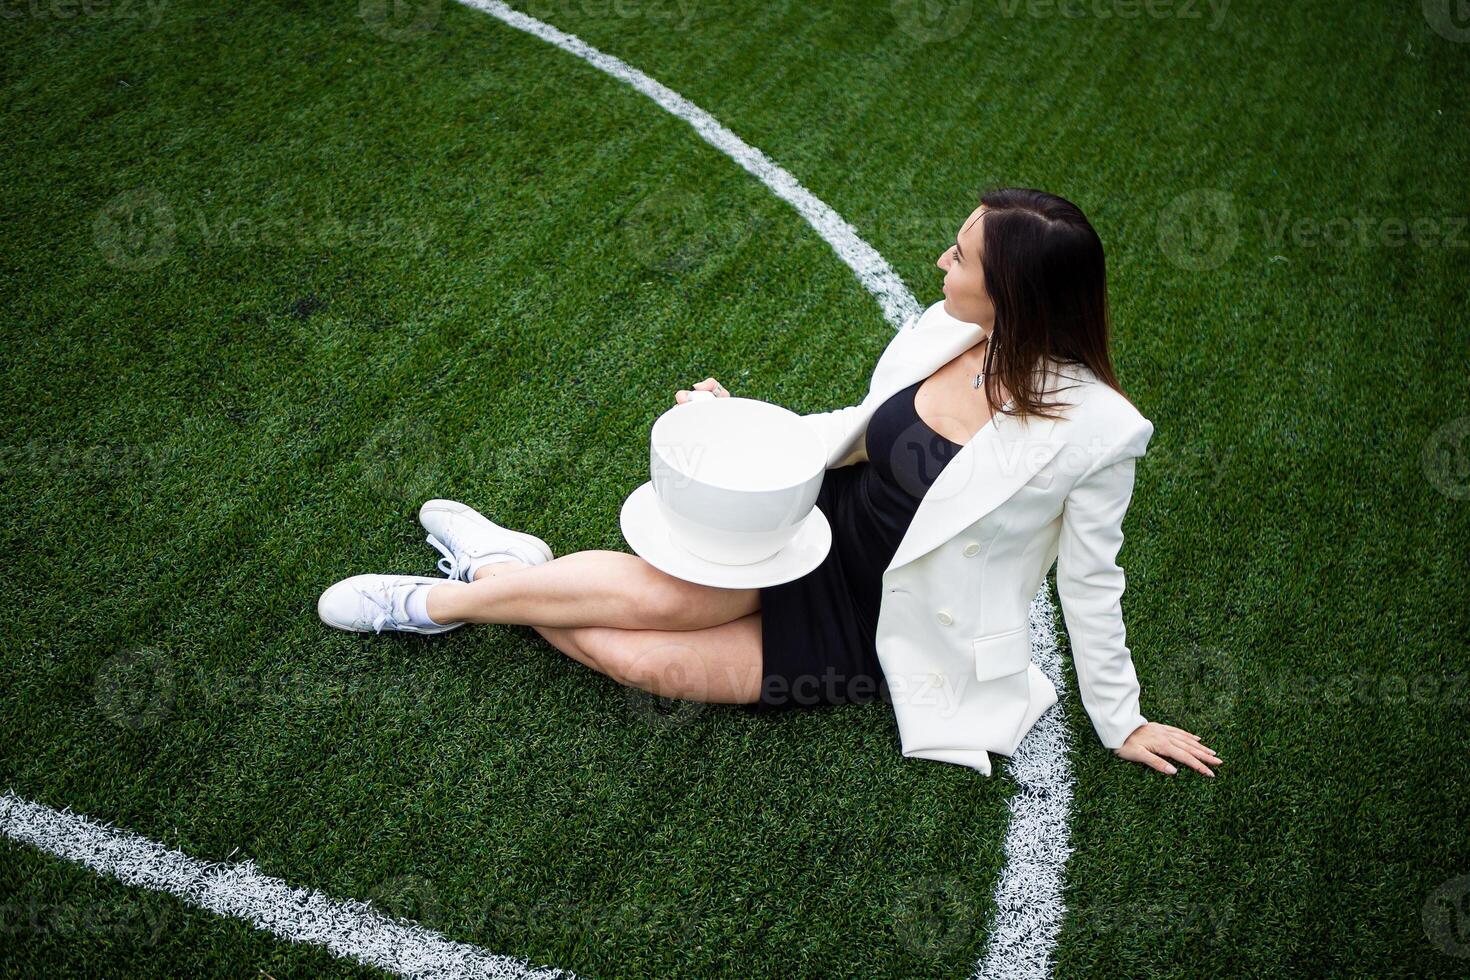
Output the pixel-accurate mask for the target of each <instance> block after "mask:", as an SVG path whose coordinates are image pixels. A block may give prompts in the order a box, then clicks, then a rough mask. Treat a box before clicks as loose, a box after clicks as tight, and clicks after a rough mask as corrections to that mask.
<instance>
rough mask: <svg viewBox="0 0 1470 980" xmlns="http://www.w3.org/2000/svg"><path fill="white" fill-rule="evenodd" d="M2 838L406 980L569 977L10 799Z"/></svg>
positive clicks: (2, 813) (5, 800)
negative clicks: (407, 979)
mask: <svg viewBox="0 0 1470 980" xmlns="http://www.w3.org/2000/svg"><path fill="white" fill-rule="evenodd" d="M0 832H3V833H4V834H5V836H6V837H9V838H11V839H13V840H17V841H20V842H22V843H25V844H29V845H31V846H32V847H36V848H40V849H41V850H43V851H46V852H48V853H50V854H54V855H56V856H57V857H60V858H65V859H66V860H68V861H72V862H75V863H76V864H80V865H83V866H84V867H88V868H91V869H92V870H93V871H95V872H97V873H98V874H101V875H110V876H111V877H114V878H116V879H118V880H119V881H121V882H122V883H123V884H125V885H131V886H133V887H135V888H147V889H149V890H151V891H157V892H167V893H169V894H170V895H175V896H177V897H179V898H181V899H183V900H184V901H185V902H186V903H188V904H189V905H193V906H195V907H197V908H201V909H205V910H207V911H210V912H214V913H216V914H217V915H227V916H230V917H232V918H236V919H244V920H245V921H246V922H249V923H250V924H251V925H253V926H255V928H257V929H264V930H265V931H266V932H269V933H273V934H274V935H276V936H279V937H280V938H282V939H288V940H290V941H292V942H298V943H311V944H313V945H316V946H324V947H326V948H327V949H328V950H329V951H331V952H332V953H333V954H334V955H336V956H340V957H343V958H347V959H353V960H356V961H357V962H359V963H364V964H366V965H368V966H375V967H378V968H379V969H382V970H387V971H388V972H390V973H396V974H398V975H400V976H405V977H425V978H449V977H474V978H484V980H512V978H515V980H533V978H534V980H553V978H571V977H572V974H570V973H567V972H565V971H563V970H556V969H550V968H543V969H535V968H533V967H531V966H530V965H529V964H528V963H527V962H526V961H525V960H518V959H514V958H512V957H509V956H496V955H494V954H492V953H487V952H485V951H484V950H483V949H480V948H479V947H476V946H469V945H466V944H465V943H457V942H455V941H453V940H451V939H448V938H446V937H444V936H442V935H440V934H439V933H437V932H433V931H432V930H429V929H425V928H424V927H423V926H419V925H415V924H413V923H411V922H407V921H405V920H402V919H394V918H391V917H390V916H387V915H384V914H383V913H381V912H379V911H377V910H376V909H374V908H373V907H372V906H370V905H367V904H365V903H363V902H352V901H346V902H344V901H338V900H336V899H333V898H329V897H327V896H326V895H323V894H322V893H321V892H317V891H312V890H310V889H307V888H293V887H292V886H291V885H288V884H287V883H286V882H284V881H282V880H281V879H279V878H271V877H268V876H266V875H263V874H261V873H260V872H259V871H256V870H255V866H254V865H253V864H251V863H250V862H249V861H246V862H245V863H243V864H219V863H212V862H208V861H200V860H198V859H197V858H191V857H189V856H188V855H186V854H182V853H180V852H179V851H171V850H169V849H167V848H165V847H164V846H163V845H162V844H159V843H156V842H154V841H151V840H149V839H148V838H146V837H140V836H139V835H137V834H133V833H129V832H128V831H125V830H118V829H116V828H113V827H108V826H106V825H105V824H102V823H99V822H98V821H96V820H93V819H91V818H89V817H85V816H81V815H80V814H75V813H69V812H62V811H60V810H53V809H51V808H50V807H47V806H42V805H41V804H39V803H32V802H30V801H28V800H23V799H21V798H20V797H18V796H16V795H15V794H14V793H11V792H6V793H5V794H4V795H3V796H0Z"/></svg>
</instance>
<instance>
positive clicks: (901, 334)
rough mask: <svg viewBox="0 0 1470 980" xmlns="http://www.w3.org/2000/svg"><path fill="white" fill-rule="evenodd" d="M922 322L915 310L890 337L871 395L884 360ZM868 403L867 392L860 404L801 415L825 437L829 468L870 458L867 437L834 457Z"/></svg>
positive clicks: (874, 377)
mask: <svg viewBox="0 0 1470 980" xmlns="http://www.w3.org/2000/svg"><path fill="white" fill-rule="evenodd" d="M918 322H919V314H917V313H915V314H913V315H912V316H910V317H909V318H908V319H907V320H905V321H904V324H903V326H902V327H900V328H898V329H897V330H895V331H894V332H893V336H892V337H890V338H889V340H888V345H887V346H886V347H884V348H883V353H882V354H880V355H879V356H878V365H877V366H876V367H874V368H873V375H872V377H871V378H869V380H868V395H871V394H872V393H873V386H874V384H875V383H876V381H877V379H878V371H879V368H881V367H882V365H883V362H884V360H885V359H886V358H887V357H888V356H889V354H890V353H892V351H893V350H894V349H895V348H896V347H897V346H898V344H899V343H900V342H901V341H902V340H903V339H905V331H907V330H910V329H911V328H913V326H914V325H915V324H917V323H918ZM866 403H867V396H866V395H865V396H864V397H863V401H862V402H859V403H858V404H856V405H849V406H848V407H847V408H838V409H834V410H833V411H830V412H813V413H812V414H810V415H803V416H802V417H801V420H802V421H803V422H805V423H806V424H807V425H809V426H811V427H812V428H813V429H815V430H816V433H817V435H818V436H820V437H821V439H822V445H824V446H826V447H827V469H829V470H832V469H836V468H838V467H839V466H848V465H850V464H852V463H857V462H862V461H865V460H866V459H867V458H868V445H867V440H866V439H858V440H857V441H856V442H855V443H854V444H853V446H852V447H851V448H850V449H848V451H847V452H846V453H844V454H843V455H842V457H841V458H835V457H834V453H835V452H837V451H838V450H839V448H840V447H839V446H838V445H837V441H838V439H839V438H840V437H841V435H842V434H843V433H845V432H849V431H850V430H851V426H852V422H851V421H850V418H849V417H850V416H852V415H854V414H855V413H857V412H860V411H862V408H863V406H864V405H865V404H866Z"/></svg>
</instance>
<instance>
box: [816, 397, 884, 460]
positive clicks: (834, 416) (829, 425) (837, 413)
mask: <svg viewBox="0 0 1470 980" xmlns="http://www.w3.org/2000/svg"><path fill="white" fill-rule="evenodd" d="M862 407H863V406H862V405H860V404H859V405H850V406H848V407H847V408H839V409H835V410H833V411H830V412H815V413H813V414H811V415H803V416H802V417H801V420H802V421H803V422H805V423H806V424H807V425H808V426H810V427H811V428H812V429H814V430H815V431H816V433H817V435H818V436H820V437H821V440H822V445H824V446H826V447H827V469H829V470H832V469H836V468H837V467H839V466H848V465H850V464H852V463H857V462H860V461H862V460H865V459H867V458H868V445H867V440H866V439H858V440H856V442H855V443H854V445H853V446H852V448H851V449H849V450H848V451H847V453H846V454H845V455H844V456H843V457H842V458H841V459H834V458H833V453H834V452H836V451H838V449H839V447H838V445H837V440H838V438H839V437H840V435H841V434H842V433H844V432H847V431H849V428H850V426H851V422H849V421H848V417H849V416H851V415H853V414H854V413H856V412H859V411H861V410H862Z"/></svg>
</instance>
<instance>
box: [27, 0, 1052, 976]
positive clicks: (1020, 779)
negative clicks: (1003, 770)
mask: <svg viewBox="0 0 1470 980" xmlns="http://www.w3.org/2000/svg"><path fill="white" fill-rule="evenodd" d="M458 2H460V3H463V4H464V5H465V6H468V7H473V8H475V9H476V10H480V11H483V12H484V13H487V14H490V15H491V16H494V17H497V18H499V19H500V20H502V21H504V22H505V23H507V24H509V25H510V26H512V27H515V28H517V29H518V30H522V31H525V32H527V33H529V34H533V35H535V36H536V37H539V38H541V39H542V40H544V41H547V42H548V43H550V44H554V45H556V46H557V47H559V48H561V49H562V50H564V51H566V52H568V53H570V54H574V55H576V56H577V57H579V58H582V59H583V60H584V61H587V62H589V63H591V64H592V65H595V66H596V67H597V68H599V69H601V70H602V71H604V72H606V73H607V74H609V75H612V76H613V77H615V78H618V79H620V80H622V81H625V82H627V83H628V84H629V85H632V86H633V87H634V88H636V89H638V91H640V92H642V93H644V94H645V95H647V96H648V97H649V98H651V99H653V100H654V101H655V102H657V103H658V104H659V105H660V106H662V107H663V108H664V109H666V110H668V111H669V112H670V113H672V114H673V115H675V116H678V117H679V118H680V119H683V120H685V121H686V122H688V123H689V124H690V125H691V126H693V127H694V129H695V131H696V132H698V133H699V135H700V136H701V137H703V138H704V139H705V141H707V142H708V143H710V145H712V146H714V147H716V148H717V149H719V150H721V151H723V152H724V153H726V154H727V155H729V156H730V157H731V159H733V160H735V162H737V163H739V164H740V165H741V166H742V167H744V168H745V169H746V170H748V171H749V172H750V173H751V174H753V175H754V176H755V177H756V178H757V179H758V180H760V181H761V183H763V184H765V185H766V186H767V187H769V188H770V189H771V191H772V192H773V193H775V194H776V195H777V196H778V197H780V198H781V199H782V200H784V201H787V202H788V203H790V204H791V205H792V206H793V207H795V208H796V210H797V211H798V212H799V213H800V214H801V216H802V217H803V218H805V219H806V221H807V222H808V223H809V224H810V225H811V226H812V227H813V228H814V229H816V231H817V233H818V234H820V235H821V236H822V238H823V239H825V240H826V241H827V243H828V244H829V245H831V246H832V249H833V250H834V251H835V252H836V253H837V254H838V256H839V257H840V258H841V259H842V261H843V262H845V263H847V265H848V267H849V268H851V269H852V271H853V273H854V274H855V275H856V276H857V277H858V281H859V282H861V283H862V285H863V286H864V287H865V288H866V289H867V290H868V291H869V292H870V293H872V294H873V295H874V296H875V297H876V298H877V299H878V302H879V304H880V305H881V306H882V308H883V315H884V316H885V317H886V318H887V320H888V322H889V323H890V324H892V325H893V327H894V329H898V328H899V327H901V326H902V325H903V324H904V322H905V321H906V320H907V319H908V318H909V317H910V316H912V315H914V314H917V313H920V312H922V311H921V310H920V307H919V304H918V301H917V300H915V299H914V297H913V294H912V293H910V292H909V290H908V287H906V286H905V285H904V284H903V281H902V280H901V279H899V277H898V276H897V274H895V273H894V271H893V270H892V269H891V268H890V267H889V265H888V263H887V261H885V260H884V258H883V257H882V256H881V255H879V254H878V253H877V252H876V251H875V250H874V249H873V248H872V246H870V245H868V244H867V242H864V241H863V240H862V239H861V238H859V237H858V235H857V232H856V231H854V230H853V228H852V226H851V225H849V224H848V223H847V222H846V221H844V220H843V219H842V217H841V216H840V215H838V214H837V213H836V212H835V211H833V210H832V209H831V208H830V207H828V206H827V205H826V204H824V203H822V202H821V201H820V200H818V199H817V198H816V197H815V196H813V195H812V194H811V192H809V191H808V190H807V189H806V188H805V187H803V186H802V185H801V184H800V183H799V182H798V181H797V180H796V178H795V177H793V176H792V175H791V174H790V173H788V172H787V171H786V170H784V169H782V168H781V167H779V166H777V165H776V164H774V163H772V162H771V161H770V160H769V159H768V158H767V157H766V155H765V154H764V153H762V152H760V151H759V150H757V149H755V148H754V147H752V146H750V145H749V144H747V143H746V142H745V141H744V140H742V139H740V138H739V137H738V136H736V135H735V134H734V133H732V132H730V130H728V129H726V128H725V127H724V126H722V125H720V124H719V123H718V122H717V121H716V120H715V119H714V117H713V116H711V115H710V114H709V113H707V112H705V111H704V110H703V109H701V108H699V107H698V106H696V105H694V104H693V103H691V102H689V101H688V100H687V99H685V98H684V97H683V96H681V95H679V94H678V93H677V92H674V91H673V90H671V89H669V88H667V87H665V86H664V85H662V84H660V83H659V82H656V81H654V80H653V79H652V78H649V77H648V76H647V75H645V74H644V73H643V72H641V71H638V70H637V69H635V68H633V67H631V66H629V65H627V64H625V63H624V62H622V61H620V60H619V59H617V58H614V57H612V56H611V55H608V54H604V53H603V52H601V51H598V50H597V49H596V48H593V47H592V46H590V45H588V44H586V43H585V42H583V41H582V40H581V39H579V38H577V37H574V36H573V35H571V34H567V33H564V32H563V31H560V30H557V29H556V28H555V27H552V26H551V25H550V24H547V23H544V22H543V21H539V20H537V19H536V18H534V17H530V16H527V15H526V14H523V13H520V12H519V11H516V10H513V9H512V8H510V7H508V6H506V5H505V4H504V3H500V2H498V0H458ZM1030 626H1031V652H1032V659H1034V660H1035V661H1036V662H1037V664H1038V665H1039V666H1040V667H1041V669H1042V670H1043V671H1045V672H1046V674H1047V675H1048V676H1049V677H1050V678H1051V679H1052V682H1053V683H1054V684H1056V687H1057V690H1058V692H1059V696H1058V700H1057V704H1056V705H1055V706H1054V707H1053V708H1052V709H1051V710H1050V711H1048V712H1047V713H1046V714H1044V715H1042V716H1041V718H1040V719H1039V720H1038V721H1037V723H1036V725H1035V726H1034V727H1033V728H1032V729H1031V731H1030V732H1029V733H1028V734H1027V735H1026V738H1025V739H1024V740H1022V742H1021V744H1020V746H1019V747H1018V748H1017V750H1016V754H1015V755H1014V756H1013V757H1012V758H1011V761H1010V765H1009V767H1008V769H1007V771H1008V772H1010V773H1011V775H1012V776H1013V777H1014V778H1015V780H1016V783H1017V786H1018V790H1017V792H1016V794H1015V795H1014V796H1013V797H1012V798H1011V799H1010V800H1009V801H1008V803H1007V805H1008V806H1009V808H1010V810H1011V821H1010V825H1009V826H1008V827H1007V828H1006V837H1005V853H1006V865H1005V867H1004V868H1003V869H1002V871H1001V877H1000V881H999V882H998V883H997V885H996V894H995V906H996V914H995V920H994V923H993V926H992V929H991V932H990V935H989V938H988V942H987V947H986V952H985V956H984V958H983V960H982V961H981V963H980V964H979V966H978V970H977V973H976V976H979V977H1004V978H1022V977H1026V978H1030V977H1044V976H1046V975H1047V974H1048V973H1049V971H1050V960H1051V951H1052V949H1053V948H1054V946H1055V944H1056V937H1057V932H1058V930H1060V928H1061V923H1062V916H1063V914H1064V912H1065V906H1064V905H1063V902H1062V871H1063V869H1064V867H1065V865H1066V861H1067V857H1068V855H1069V854H1070V853H1071V849H1070V845H1069V843H1068V815H1069V813H1070V809H1071V800H1072V766H1071V761H1070V758H1069V755H1068V749H1069V747H1070V746H1069V738H1068V736H1067V731H1066V709H1065V701H1066V697H1067V695H1066V690H1067V689H1066V687H1065V686H1064V685H1063V683H1062V677H1061V661H1060V656H1059V654H1058V652H1057V637H1056V619H1055V614H1054V613H1053V609H1052V604H1051V599H1050V596H1049V594H1048V592H1047V587H1046V586H1045V585H1044V584H1043V585H1042V587H1041V590H1040V591H1039V592H1037V594H1036V598H1035V599H1034V600H1033V601H1032V605H1031V623H1030ZM0 833H4V834H5V835H6V836H8V837H11V838H14V839H15V840H18V841H24V842H26V843H28V844H31V845H33V846H35V847H39V848H41V849H42V850H46V851H48V852H50V853H52V854H55V855H57V856H59V857H62V858H65V859H67V860H70V861H74V862H77V863H79V864H83V865H85V866H87V867H89V868H92V869H93V870H94V871H97V872H98V873H100V874H108V875H113V876H115V877H117V878H119V879H120V880H122V881H123V882H125V883H127V884H130V885H136V886H138V887H142V888H150V889H154V890H157V891H167V892H170V893H172V894H175V895H178V896H179V897H180V898H183V899H184V900H185V901H188V902H191V903H192V904H195V905H198V906H200V907H202V908H206V909H209V910H210V911H213V912H216V913H219V914H221V915H229V916H234V917H237V918H242V919H245V920H247V921H249V922H251V923H252V924H253V925H255V926H256V927H257V928H261V929H266V930H269V931H270V932H272V933H274V934H276V935H278V936H281V937H283V938H286V939H290V940H293V941H297V942H309V943H315V944H317V945H321V946H325V947H326V948H327V949H328V950H330V951H331V952H332V953H333V954H335V955H337V956H346V957H351V958H353V959H356V960H359V961H360V962H363V963H367V964H370V965H373V966H378V967H381V968H382V969H385V970H388V971H390V972H395V973H400V974H402V975H404V976H414V977H493V978H521V977H528V978H537V980H552V978H557V977H570V976H571V974H569V973H566V972H565V971H561V970H556V969H552V968H543V969H539V970H533V969H532V968H530V967H529V966H528V965H527V964H526V963H525V962H524V961H521V960H515V959H512V958H511V957H506V956H496V955H494V954H491V953H488V952H486V951H484V950H482V949H479V948H478V947H475V946H470V945H467V944H464V943H456V942H454V941H452V940H449V939H447V938H445V937H444V936H441V935H440V934H438V933H436V932H433V931H431V930H428V929H425V928H423V927H422V926H418V925H414V924H413V923H408V922H405V921H403V920H394V919H390V918H388V917H387V916H384V915H382V914H381V913H378V912H375V911H373V910H372V909H371V908H370V907H369V906H366V905H363V904H362V903H356V902H354V903H340V902H335V901H334V900H332V899H330V898H328V897H327V896H325V895H322V894H321V893H320V892H314V891H309V890H307V889H300V888H293V887H291V886H290V885H288V884H287V883H286V882H284V881H281V880H280V879H278V878H270V877H267V876H265V875H262V874H260V873H259V872H257V871H256V870H255V869H254V866H253V865H251V864H250V863H249V862H246V863H245V864H240V865H228V864H209V863H206V862H203V861H198V860H196V859H194V858H190V857H188V856H186V855H184V854H182V853H180V852H178V851H170V850H167V849H165V848H164V847H163V845H161V844H157V843H154V842H152V841H149V840H147V839H146V838H143V837H139V836H138V835H136V834H129V833H126V832H124V831H120V830H116V829H113V828H109V827H105V826H103V825H101V824H98V823H96V822H95V821H92V820H89V819H88V818H86V817H81V816H78V815H75V814H71V813H64V812H61V811H57V810H52V809H50V808H49V807H45V806H42V805H41V804H38V803H31V802H29V801H27V800H23V799H21V798H20V797H17V796H15V795H14V794H11V793H7V794H5V795H4V796H3V797H0Z"/></svg>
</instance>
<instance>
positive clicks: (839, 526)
mask: <svg viewBox="0 0 1470 980" xmlns="http://www.w3.org/2000/svg"><path fill="white" fill-rule="evenodd" d="M923 383H924V382H923V379H920V380H918V381H915V382H914V383H913V384H911V385H909V386H908V387H907V388H904V389H903V390H902V391H898V392H895V393H894V394H893V395H892V397H890V398H888V399H887V400H886V401H885V402H884V403H883V404H882V405H879V406H878V408H877V409H876V410H875V411H874V412H873V415H872V418H871V419H870V420H869V423H868V432H867V450H868V461H866V462H858V463H854V464H852V465H850V466H840V467H837V468H836V469H830V470H828V471H827V473H826V476H824V477H823V479H822V489H821V492H820V493H819V494H818V496H817V506H818V507H820V508H821V509H822V513H823V514H825V515H826V516H827V520H828V522H830V523H831V525H832V548H831V550H830V551H828V553H827V557H826V558H824V559H823V560H822V564H820V565H818V566H817V567H816V568H814V569H812V571H810V572H808V573H807V574H805V575H803V576H802V577H801V578H798V579H794V580H792V581H790V582H783V583H782V584H780V585H773V586H768V587H766V588H763V589H761V590H760V592H761V646H762V651H763V652H762V660H763V662H764V663H763V668H762V682H761V695H760V700H759V701H757V702H753V703H751V704H748V705H745V707H746V708H747V709H749V710H752V711H762V710H769V709H773V708H798V707H814V706H816V705H822V704H849V703H860V702H866V701H872V700H875V699H881V700H883V701H888V702H891V701H892V698H891V696H890V694H889V691H888V684H887V681H886V680H885V679H884V678H883V669H882V666H881V664H880V663H879V661H878V651H877V645H876V640H877V634H878V604H879V601H880V599H881V598H882V591H883V572H884V571H885V570H886V569H887V568H888V563H889V562H891V561H892V560H893V555H894V553H895V552H897V551H898V545H899V542H900V541H902V540H903V535H904V532H905V531H906V530H908V526H909V522H910V521H911V520H912V519H913V516H914V512H915V511H916V510H918V507H919V501H920V500H922V499H923V497H924V493H925V492H926V491H927V490H928V489H929V487H930V485H931V484H933V483H934V481H935V480H936V479H937V478H938V477H939V473H940V471H941V470H943V469H944V466H945V464H946V463H948V462H949V461H950V460H951V459H952V458H954V455H955V454H956V453H958V452H959V451H960V449H961V448H963V447H961V446H960V444H958V443H956V442H952V441H951V440H949V439H946V438H945V437H944V436H942V435H940V434H939V433H937V432H935V431H934V430H933V429H931V428H930V427H929V426H928V425H927V424H926V423H925V422H924V421H923V420H922V419H920V418H919V413H918V411H917V410H916V409H915V408H914V395H915V393H916V392H918V390H919V386H920V385H921V384H923Z"/></svg>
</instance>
